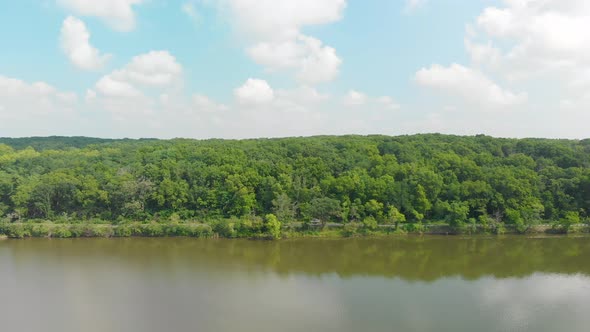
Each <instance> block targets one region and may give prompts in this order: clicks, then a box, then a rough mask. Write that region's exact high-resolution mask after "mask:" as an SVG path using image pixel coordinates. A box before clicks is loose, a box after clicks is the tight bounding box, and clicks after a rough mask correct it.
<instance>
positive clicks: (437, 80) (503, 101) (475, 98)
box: [415, 64, 527, 106]
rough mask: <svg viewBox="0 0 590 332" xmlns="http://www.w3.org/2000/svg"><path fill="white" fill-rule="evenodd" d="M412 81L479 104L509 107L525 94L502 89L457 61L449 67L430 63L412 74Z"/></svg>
mask: <svg viewBox="0 0 590 332" xmlns="http://www.w3.org/2000/svg"><path fill="white" fill-rule="evenodd" d="M415 80H416V82H417V83H418V84H420V85H422V86H425V87H429V88H432V89H436V90H440V91H443V92H446V93H448V94H451V95H455V96H458V97H461V98H463V99H464V100H466V101H468V102H471V103H475V104H479V105H482V106H511V105H516V104H521V103H524V102H525V101H526V100H527V95H526V94H524V93H513V92H511V91H508V90H505V89H503V88H501V87H500V86H498V85H497V84H496V83H494V82H493V81H491V80H490V79H489V78H488V77H486V76H485V75H484V74H483V73H481V72H479V71H477V70H474V69H471V68H467V67H464V66H461V65H458V64H452V65H451V66H450V67H443V66H441V65H432V66H431V67H430V68H422V69H420V70H419V71H418V72H417V73H416V75H415Z"/></svg>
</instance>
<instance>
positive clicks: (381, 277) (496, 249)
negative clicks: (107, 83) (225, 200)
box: [0, 237, 590, 332]
mask: <svg viewBox="0 0 590 332" xmlns="http://www.w3.org/2000/svg"><path fill="white" fill-rule="evenodd" d="M0 331H11V332H12V331H26V332H29V331H48V332H58V331H59V332H70V331H71V332H74V331H75V332H80V331H84V332H95V331H96V332H106V331H125V332H136V331H137V332H139V331H142V332H143V331H166V332H167V331H170V332H184V331H199V332H224V331H232V332H233V331H245V332H266V331H269V332H270V331H273V332H275V331H287V332H288V331H305V332H315V331H338V332H359V331H365V332H372V331H388V332H391V331H453V332H458V331H535V332H537V331H548V332H549V331H550V332H554V331H566V332H570V331H590V238H587V237H586V238H565V237H555V238H536V239H533V238H524V237H506V238H469V239H465V238H458V237H426V238H393V239H357V240H311V239H306V240H289V241H279V242H265V241H247V240H202V239H200V240H197V239H173V238H168V239H81V240H75V239H74V240H57V239H51V240H49V239H30V240H4V241H0Z"/></svg>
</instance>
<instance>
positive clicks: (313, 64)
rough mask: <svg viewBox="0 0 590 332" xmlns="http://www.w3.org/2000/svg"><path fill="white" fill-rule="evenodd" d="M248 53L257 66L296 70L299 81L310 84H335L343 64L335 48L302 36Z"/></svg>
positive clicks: (259, 45)
mask: <svg viewBox="0 0 590 332" xmlns="http://www.w3.org/2000/svg"><path fill="white" fill-rule="evenodd" d="M247 52H248V54H249V55H250V57H251V58H252V59H253V60H254V61H255V62H257V63H259V64H261V65H264V66H265V67H266V68H267V69H268V70H270V71H275V70H282V69H289V70H291V69H292V70H295V71H296V72H297V74H296V77H297V79H298V80H299V81H300V82H302V83H307V84H313V83H321V82H327V81H331V80H333V79H334V78H336V76H337V75H338V71H339V68H340V65H341V64H342V60H341V59H340V58H339V57H338V55H337V54H336V50H335V49H334V48H332V47H329V46H325V45H323V44H322V42H321V41H320V40H319V39H316V38H313V37H308V36H305V35H302V34H300V35H298V36H297V38H294V39H290V40H283V41H279V42H261V43H258V44H256V45H254V46H252V47H250V48H248V50H247Z"/></svg>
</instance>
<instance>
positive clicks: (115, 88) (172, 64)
mask: <svg viewBox="0 0 590 332" xmlns="http://www.w3.org/2000/svg"><path fill="white" fill-rule="evenodd" d="M181 75H182V66H181V65H180V64H179V63H178V62H177V61H176V58H175V57H174V56H173V55H171V54H170V53H169V52H168V51H151V52H148V53H146V54H142V55H138V56H135V57H134V58H133V59H132V60H131V62H130V63H128V64H127V65H126V66H125V67H123V68H121V69H119V70H115V71H113V72H112V73H110V74H108V75H105V76H103V77H102V78H101V79H100V80H99V81H98V82H97V83H96V90H97V91H98V92H100V93H102V94H103V95H106V96H111V97H135V96H139V95H141V94H142V93H141V91H140V88H139V87H141V86H144V87H145V86H147V87H167V86H171V85H173V84H175V83H178V82H179V80H180V78H181Z"/></svg>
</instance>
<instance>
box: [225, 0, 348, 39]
mask: <svg viewBox="0 0 590 332" xmlns="http://www.w3.org/2000/svg"><path fill="white" fill-rule="evenodd" d="M222 1H223V0H222ZM225 3H226V4H227V5H228V6H229V8H230V10H231V12H232V14H233V15H234V17H235V18H236V23H237V24H238V27H239V28H240V29H241V30H242V31H244V32H246V33H247V34H249V35H252V36H253V37H254V38H256V39H258V40H269V41H283V40H289V39H294V38H297V37H298V36H299V34H300V31H301V28H303V27H305V26H313V25H323V24H328V23H333V22H336V21H338V20H340V19H341V18H342V13H343V11H344V9H345V8H346V0H322V1H317V0H226V1H225Z"/></svg>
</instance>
